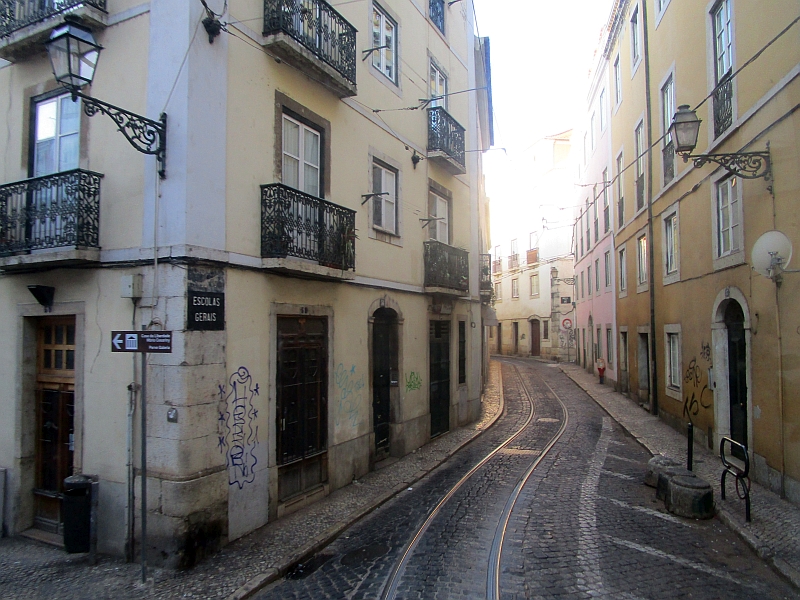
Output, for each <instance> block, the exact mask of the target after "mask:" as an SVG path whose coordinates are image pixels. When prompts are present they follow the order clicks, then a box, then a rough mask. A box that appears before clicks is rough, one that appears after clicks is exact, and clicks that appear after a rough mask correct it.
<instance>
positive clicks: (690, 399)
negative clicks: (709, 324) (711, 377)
mask: <svg viewBox="0 0 800 600" xmlns="http://www.w3.org/2000/svg"><path fill="white" fill-rule="evenodd" d="M700 358H701V359H703V361H705V362H706V363H707V365H706V368H709V367H711V346H710V345H709V344H708V342H705V341H704V342H702V343H701V344H700ZM704 379H707V378H704V368H703V367H701V366H700V363H699V362H698V360H697V357H693V358H692V360H691V361H690V362H689V366H688V367H687V369H686V372H685V373H684V375H683V383H684V384H686V390H685V391H686V393H685V395H684V398H683V416H684V417H685V418H686V419H687V420H689V421H690V422H692V423H693V422H694V421H693V417H696V416H697V415H698V414H699V413H700V409H701V408H702V409H703V410H708V409H709V408H711V406H712V404H711V400H712V398H713V392H712V391H711V390H710V389H709V387H708V383H709V382H708V381H705V383H704V381H703V380H704Z"/></svg>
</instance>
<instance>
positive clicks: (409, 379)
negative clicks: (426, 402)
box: [406, 371, 422, 392]
mask: <svg viewBox="0 0 800 600" xmlns="http://www.w3.org/2000/svg"><path fill="white" fill-rule="evenodd" d="M421 387H422V377H420V375H419V373H416V372H414V371H411V373H409V374H408V375H406V391H407V392H411V391H414V390H418V389H420V388H421Z"/></svg>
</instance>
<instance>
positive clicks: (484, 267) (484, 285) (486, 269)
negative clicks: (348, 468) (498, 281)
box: [480, 254, 493, 293]
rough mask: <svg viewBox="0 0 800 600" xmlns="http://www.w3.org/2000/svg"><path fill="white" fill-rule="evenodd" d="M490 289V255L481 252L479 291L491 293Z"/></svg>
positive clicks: (491, 287)
mask: <svg viewBox="0 0 800 600" xmlns="http://www.w3.org/2000/svg"><path fill="white" fill-rule="evenodd" d="M492 289H493V286H492V255H491V254H481V280H480V291H481V293H483V292H490V293H491V291H492Z"/></svg>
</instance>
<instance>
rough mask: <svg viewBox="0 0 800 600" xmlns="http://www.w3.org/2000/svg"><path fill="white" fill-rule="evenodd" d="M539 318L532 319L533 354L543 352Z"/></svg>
mask: <svg viewBox="0 0 800 600" xmlns="http://www.w3.org/2000/svg"><path fill="white" fill-rule="evenodd" d="M540 326H541V325H540V323H539V320H538V319H535V320H533V321H531V356H540V355H541V354H542V338H541V335H542V334H541V332H540Z"/></svg>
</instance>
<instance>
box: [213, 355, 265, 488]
mask: <svg viewBox="0 0 800 600" xmlns="http://www.w3.org/2000/svg"><path fill="white" fill-rule="evenodd" d="M258 394H259V388H258V384H257V383H253V378H252V377H251V375H250V372H249V371H248V370H247V369H246V368H245V367H239V368H238V369H237V370H236V371H235V372H234V373H233V374H232V375H231V376H230V378H228V386H227V387H226V386H225V385H220V386H219V397H220V409H219V440H218V446H219V451H220V452H221V453H223V454H225V463H226V466H227V469H228V484H229V485H236V486H238V487H239V489H242V488H243V487H244V486H245V484H247V483H253V481H255V478H256V473H255V466H256V463H258V459H257V458H256V454H255V451H256V446H258V425H256V417H258V410H257V409H256V408H255V406H253V398H255V396H258Z"/></svg>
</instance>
